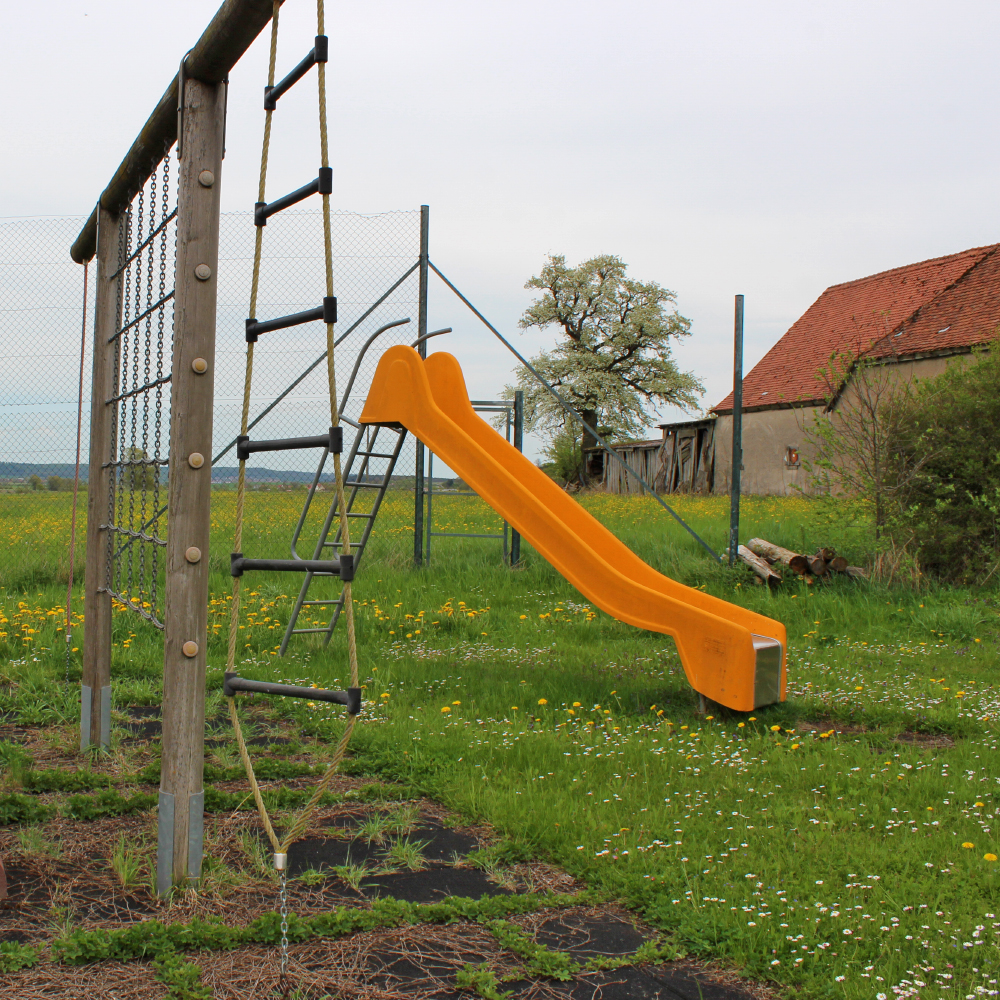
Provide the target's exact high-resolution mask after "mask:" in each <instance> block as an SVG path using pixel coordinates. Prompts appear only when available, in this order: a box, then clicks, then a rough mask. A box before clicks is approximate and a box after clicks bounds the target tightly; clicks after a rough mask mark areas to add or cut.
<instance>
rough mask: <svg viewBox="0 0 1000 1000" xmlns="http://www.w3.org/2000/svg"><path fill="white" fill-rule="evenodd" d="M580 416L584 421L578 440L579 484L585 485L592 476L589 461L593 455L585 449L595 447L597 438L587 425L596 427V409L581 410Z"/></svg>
mask: <svg viewBox="0 0 1000 1000" xmlns="http://www.w3.org/2000/svg"><path fill="white" fill-rule="evenodd" d="M580 416H581V417H583V422H584V427H583V438H582V440H581V441H580V485H581V486H584V487H586V486H587V485H588V484H589V483H590V481H591V479H592V478H593V476H592V475H591V471H590V463H591V460H592V458H593V455H594V453H593V452H592V451H588V450H587V449H588V448H596V447H597V438H595V437H594V435H593V434H591V432H590V430H589V429H588V427H593V428H594V429H595V430H596V429H597V411H596V410H581V411H580Z"/></svg>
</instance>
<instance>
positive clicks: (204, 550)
mask: <svg viewBox="0 0 1000 1000" xmlns="http://www.w3.org/2000/svg"><path fill="white" fill-rule="evenodd" d="M225 89H226V88H225V84H221V83H219V84H205V83H201V82H200V81H198V80H187V81H186V83H185V87H184V135H183V158H182V159H181V161H180V163H179V171H178V172H179V177H178V191H177V259H176V270H175V292H174V352H173V362H172V367H171V373H172V379H171V384H170V476H169V479H168V493H167V509H168V518H169V520H168V524H169V530H168V533H167V567H166V573H167V589H166V618H165V625H166V629H165V635H164V648H163V756H162V763H161V769H160V801H159V838H158V851H157V871H156V886H157V891H158V892H160V893H164V892H166V891H168V890H169V889H170V888H171V886H174V885H185V884H190V883H191V882H196V881H197V880H198V878H199V877H200V875H201V860H202V823H203V816H204V790H203V787H202V772H203V769H204V762H205V663H206V648H207V645H208V564H209V559H208V551H209V550H208V544H209V528H210V524H211V510H210V507H211V502H212V463H211V458H212V402H213V396H214V383H215V310H216V299H217V288H218V268H219V210H220V199H219V194H220V189H221V173H222V141H223V134H224V129H225V108H226V96H225Z"/></svg>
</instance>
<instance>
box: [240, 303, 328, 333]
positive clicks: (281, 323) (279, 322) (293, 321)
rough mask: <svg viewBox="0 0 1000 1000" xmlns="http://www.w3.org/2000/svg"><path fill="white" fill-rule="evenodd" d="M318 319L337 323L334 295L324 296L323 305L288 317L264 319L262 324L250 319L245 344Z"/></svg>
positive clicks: (247, 324) (247, 323)
mask: <svg viewBox="0 0 1000 1000" xmlns="http://www.w3.org/2000/svg"><path fill="white" fill-rule="evenodd" d="M318 319H320V320H322V321H323V322H324V323H327V324H330V323H336V322H337V297H336V296H335V295H324V296H323V304H322V305H321V306H319V307H318V308H316V309H307V310H306V311H305V312H300V313H292V314H291V315H290V316H279V317H278V318H277V319H266V320H264V321H263V322H261V321H260V320H258V319H254V318H253V317H251V318H250V319H248V320H247V322H246V338H247V343H248V344H254V343H256V342H257V338H258V337H259V336H260V334H262V333H270V332H271V331H272V330H286V329H287V328H288V327H290V326H301V325H302V324H303V323H314V322H315V321H316V320H318Z"/></svg>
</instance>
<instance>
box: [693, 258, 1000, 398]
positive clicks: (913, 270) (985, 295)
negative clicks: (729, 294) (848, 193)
mask: <svg viewBox="0 0 1000 1000" xmlns="http://www.w3.org/2000/svg"><path fill="white" fill-rule="evenodd" d="M998 251H1000V243H994V244H993V245H992V246H986V247H976V248H974V249H972V250H965V251H963V252H962V253H956V254H951V255H949V256H947V257H936V258H934V259H933V260H925V261H922V262H921V263H919V264H910V265H908V266H907V267H897V268H894V269H893V270H891V271H883V272H882V273H881V274H873V275H871V276H870V277H867V278H859V279H858V280H857V281H848V282H845V283H844V284H842V285H832V286H831V287H830V288H828V289H827V290H826V291H825V292H824V293H823V294H822V295H821V296H820V297H819V298H818V299H817V300H816V301H815V302H814V303H813V304H812V305H811V306H810V307H809V309H808V310H806V312H805V313H804V314H803V315H802V316H801V317H800V318H799V319H798V320H796V321H795V323H794V324H793V325H792V327H791V329H789V331H788V332H787V333H786V334H785V335H784V336H783V337H782V338H781V340H779V341H778V342H777V343H776V344H775V345H774V347H772V348H771V350H769V351H768V352H767V354H765V355H764V357H763V358H761V360H760V361H759V362H758V363H757V364H756V365H755V366H754V368H753V370H752V371H750V372H749V373H747V375H746V376H745V377H744V379H743V406H744V409H764V408H772V407H779V406H788V405H790V404H796V403H798V404H804V403H818V402H822V400H823V397H824V394H825V387H824V384H823V382H821V381H820V380H819V379H818V378H817V372H818V371H819V369H820V368H822V367H823V366H824V365H825V364H826V363H827V361H828V360H829V359H830V357H831V355H833V354H835V353H839V352H843V351H850V352H853V353H854V354H862V353H865V354H868V353H870V354H872V355H874V356H876V357H886V356H889V355H892V354H895V355H897V356H899V357H908V356H911V355H914V354H916V355H920V354H932V353H940V352H947V351H952V350H963V349H968V348H970V347H973V346H975V345H977V344H982V343H984V342H985V341H987V340H989V339H990V337H991V336H992V335H993V334H994V332H995V331H996V329H997V327H998V326H1000V252H998ZM732 409H733V394H732V393H730V394H729V395H728V396H726V398H725V399H724V400H722V402H721V403H719V404H718V405H717V406H715V407H713V412H714V413H731V412H732Z"/></svg>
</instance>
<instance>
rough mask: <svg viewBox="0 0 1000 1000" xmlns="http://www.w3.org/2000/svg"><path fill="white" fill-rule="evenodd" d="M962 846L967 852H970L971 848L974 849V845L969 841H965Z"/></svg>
mask: <svg viewBox="0 0 1000 1000" xmlns="http://www.w3.org/2000/svg"><path fill="white" fill-rule="evenodd" d="M962 846H963V847H964V848H965V849H966V850H967V851H971V850H972V848H973V847H975V846H976V845H975V844H973V843H972V841H971V840H967V841H966V842H965V843H964V844H962Z"/></svg>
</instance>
